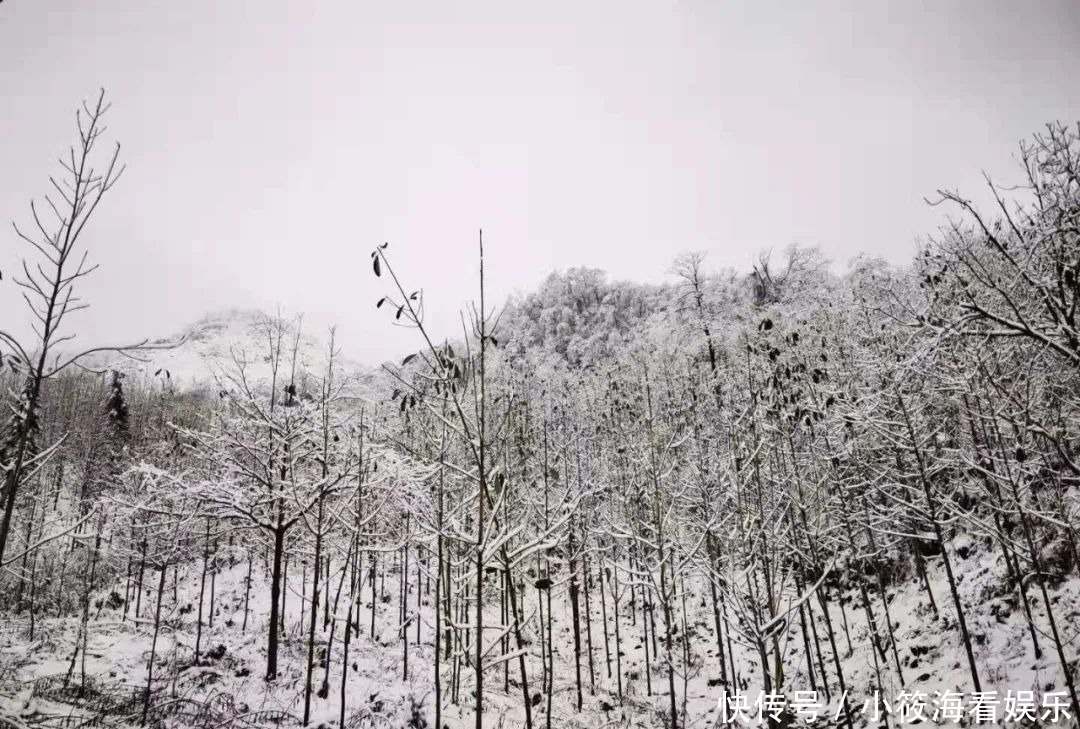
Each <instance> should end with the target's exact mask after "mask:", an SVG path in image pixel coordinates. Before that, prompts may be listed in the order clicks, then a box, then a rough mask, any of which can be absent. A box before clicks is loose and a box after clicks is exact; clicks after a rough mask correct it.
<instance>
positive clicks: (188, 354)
mask: <svg viewBox="0 0 1080 729" xmlns="http://www.w3.org/2000/svg"><path fill="white" fill-rule="evenodd" d="M274 319H275V317H272V316H271V315H268V314H266V313H265V312H262V311H259V310H257V309H227V310H222V311H216V312H211V313H209V314H207V315H206V316H204V317H203V318H201V319H199V320H198V321H196V322H194V323H193V324H191V325H189V326H187V327H185V328H184V329H183V330H181V331H179V332H177V333H176V334H174V335H172V336H169V337H165V338H162V339H157V340H154V341H153V342H152V343H151V345H150V346H151V347H153V348H152V349H147V350H144V351H141V352H138V353H137V354H136V355H135V357H134V358H131V357H125V356H117V355H111V356H110V357H108V358H103V359H102V360H100V361H98V362H96V363H95V364H96V365H98V366H101V367H109V368H114V369H118V370H120V371H122V372H124V373H125V374H126V375H128V376H129V377H132V378H134V379H136V380H139V381H151V380H154V379H161V380H167V381H169V382H171V383H172V384H173V386H175V387H178V388H181V389H184V388H190V387H198V386H201V385H207V384H211V383H213V382H214V381H215V379H216V378H218V377H221V376H222V375H224V374H225V373H229V372H235V371H236V369H237V366H238V364H239V363H241V362H242V363H243V364H244V368H245V373H246V377H247V378H248V379H249V380H250V381H254V382H258V381H264V380H269V379H270V376H271V331H272V328H273V326H274ZM283 319H284V323H285V325H286V327H287V328H286V330H285V333H284V336H283V337H282V340H283V341H282V344H281V363H280V365H279V378H280V377H282V376H285V377H287V376H288V373H289V371H290V369H291V367H292V349H293V344H294V342H295V343H296V345H297V347H296V348H297V358H296V371H297V376H298V377H304V376H310V377H321V376H322V373H323V371H324V370H325V366H326V359H327V346H328V342H327V341H326V338H325V337H320V336H317V335H315V334H314V333H313V332H309V331H308V330H307V329H306V328H305V327H304V326H303V325H302V323H301V325H300V327H299V339H296V337H297V321H296V319H294V318H290V317H287V316H286V317H283ZM275 336H276V335H275ZM335 370H336V371H337V372H338V373H339V375H340V376H351V377H354V378H359V379H366V378H367V376H368V374H369V373H368V371H367V368H366V367H364V366H363V365H360V364H358V363H357V362H354V361H352V360H349V359H348V358H346V357H344V356H343V355H341V354H338V356H337V360H336V364H335Z"/></svg>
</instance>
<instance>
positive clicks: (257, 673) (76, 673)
mask: <svg viewBox="0 0 1080 729" xmlns="http://www.w3.org/2000/svg"><path fill="white" fill-rule="evenodd" d="M107 111H108V103H107V102H106V100H105V99H104V94H103V95H102V96H101V97H98V98H96V99H94V100H91V101H90V103H88V104H86V105H84V106H83V107H81V108H80V110H79V113H78V118H77V121H78V124H77V128H76V130H75V137H74V143H73V145H72V146H71V148H70V152H69V153H68V154H67V155H66V156H64V157H62V158H61V160H60V165H61V167H60V168H59V169H58V170H57V172H56V176H55V177H54V178H50V179H48V180H43V184H44V185H47V186H46V187H44V188H43V189H45V190H46V194H44V195H39V194H37V193H35V192H34V191H29V192H28V198H29V197H33V198H34V199H35V202H34V203H33V204H32V206H31V207H30V209H29V210H28V211H27V214H26V216H25V219H23V220H20V221H16V226H15V229H14V231H12V233H11V235H10V240H11V242H10V243H5V246H9V245H10V246H17V247H18V251H19V253H18V255H19V257H20V260H21V261H22V263H21V266H20V267H19V268H18V269H17V270H5V271H3V272H2V273H3V278H2V279H0V285H3V286H6V287H19V289H20V291H21V293H22V300H23V303H24V305H25V307H24V308H23V309H21V310H20V311H17V312H16V311H5V312H3V316H0V357H2V360H0V368H2V374H0V391H2V395H3V398H4V410H3V413H2V418H3V419H2V421H0V476H2V478H3V491H2V494H0V505H2V516H0V568H2V571H0V586H2V587H0V727H4V728H5V729H10V728H17V729H25V728H27V727H67V728H74V727H129V726H132V727H133V726H154V727H205V728H206V729H211V728H214V727H251V728H254V727H325V728H329V727H348V728H349V729H361V728H366V727H394V728H409V729H421V728H426V729H431V728H437V729H443V728H444V727H448V728H450V729H456V728H459V727H476V729H481V727H492V728H495V727H506V728H510V727H525V728H526V729H540V728H541V727H544V728H545V729H551V728H552V727H556V728H558V729H563V728H573V727H590V728H591V729H598V728H599V727H666V728H667V729H691V728H692V727H714V726H724V725H726V724H737V725H758V724H767V725H768V726H769V727H788V726H797V725H811V724H814V725H818V726H837V727H847V728H848V729H854V727H864V726H881V727H892V726H897V725H901V724H906V723H919V722H921V723H929V724H936V725H937V724H952V725H957V724H963V725H965V726H967V725H974V724H987V725H1010V726H1044V725H1059V726H1076V725H1077V724H1076V722H1077V719H1076V708H1077V707H1078V706H1080V701H1078V698H1077V682H1078V676H1077V672H1078V670H1080V663H1078V661H1080V646H1078V644H1077V635H1078V632H1080V573H1078V570H1080V551H1078V550H1080V546H1078V541H1080V534H1078V530H1077V526H1078V523H1080V522H1078V512H1080V481H1078V479H1080V323H1078V316H1077V315H1078V312H1077V308H1078V304H1080V283H1078V277H1080V126H1068V125H1062V124H1050V125H1047V126H1046V127H1045V128H1044V129H1042V130H1040V131H1037V132H1035V133H1033V135H1032V136H1031V137H1030V138H1029V139H1028V140H1026V141H1023V142H1021V143H1020V146H1019V151H1018V154H1017V161H1018V165H1017V167H1016V169H1014V170H1009V171H1007V173H1006V172H1005V171H1002V173H1003V174H1006V176H1007V178H1008V181H1009V182H1010V183H1012V182H1016V183H1017V184H1011V185H1009V186H1008V187H1005V186H999V185H997V184H995V183H994V182H993V181H992V180H991V179H990V178H987V185H988V188H987V189H988V190H989V194H990V195H991V199H992V200H993V201H994V205H993V206H992V207H988V208H987V207H980V206H978V205H976V204H975V203H973V202H971V201H970V200H969V199H968V198H967V197H964V194H966V193H964V191H950V190H949V189H947V188H943V189H942V190H940V191H939V192H938V193H937V196H936V197H934V198H932V199H930V200H929V201H928V203H929V204H932V205H937V206H940V207H941V208H942V210H943V212H944V213H945V214H946V215H947V219H948V221H949V222H948V223H947V224H946V225H945V226H943V227H942V228H941V229H940V230H937V231H926V236H927V237H926V238H925V239H924V241H923V242H922V243H921V244H920V245H919V248H918V252H917V255H915V256H914V258H913V260H912V261H910V263H909V264H907V265H904V266H894V265H889V264H887V263H885V262H884V261H881V260H877V259H873V258H870V257H861V258H858V259H856V260H854V261H852V262H850V263H849V264H845V265H844V266H839V265H836V264H835V263H833V262H830V261H828V260H826V259H825V257H824V256H823V255H822V254H821V253H820V252H819V251H817V250H815V249H812V248H799V247H792V248H788V249H786V250H785V251H783V252H782V253H763V254H761V255H760V256H758V257H757V258H755V259H754V263H753V264H752V265H750V266H748V267H747V269H746V270H741V271H731V270H713V269H711V268H710V265H709V261H708V259H707V258H706V257H705V256H703V255H701V254H695V253H683V254H677V252H674V251H673V252H672V263H671V269H670V271H669V272H667V278H666V279H665V280H666V283H662V284H638V283H632V282H614V281H610V280H609V279H608V278H607V277H606V276H605V274H604V273H603V272H601V271H598V270H594V269H588V268H569V269H567V270H565V271H561V272H555V273H552V274H551V275H550V276H549V277H548V278H547V279H546V281H545V282H544V283H543V285H541V286H540V287H539V288H538V289H537V290H535V291H533V292H531V293H528V294H523V295H518V296H514V297H511V298H510V300H509V301H492V300H491V299H490V298H489V297H487V296H486V290H487V282H488V281H489V280H492V279H494V278H495V277H498V275H499V272H498V271H497V270H487V269H485V267H484V261H485V259H484V247H485V245H487V246H488V247H489V248H490V247H491V246H497V245H500V244H502V243H504V242H502V241H491V240H485V239H484V236H483V233H482V232H479V231H477V232H476V244H475V256H476V258H475V264H476V268H475V270H476V271H477V272H478V276H477V278H476V280H475V282H473V283H474V286H475V292H476V294H475V298H474V303H473V304H471V305H469V306H468V307H467V308H466V309H465V310H464V311H463V312H462V316H461V322H462V326H461V328H460V330H459V331H458V332H456V333H453V334H452V335H447V333H443V332H436V331H433V330H432V328H430V327H429V326H428V323H427V321H426V319H425V307H427V306H436V305H440V306H443V305H446V304H447V302H429V301H427V300H425V297H424V294H423V286H424V285H425V283H426V282H424V281H414V280H410V278H409V275H408V273H407V271H408V268H409V266H408V261H409V258H410V255H412V253H411V252H410V250H408V247H407V246H404V245H396V244H395V243H394V242H393V241H390V242H389V243H387V242H384V241H368V242H364V241H360V242H356V243H359V244H361V245H364V246H365V248H370V249H371V256H370V268H369V270H368V271H365V272H362V274H363V275H362V278H363V280H362V285H360V286H358V290H359V291H361V292H362V293H361V294H360V296H361V300H359V301H358V302H357V306H358V307H361V306H362V307H376V308H377V310H378V311H379V312H380V313H382V314H383V315H384V316H385V319H386V326H387V327H388V328H389V327H391V326H395V325H396V326H404V327H407V328H409V329H410V330H411V334H412V335H413V340H414V342H415V346H414V348H413V349H412V350H411V351H404V352H401V355H400V357H399V358H398V359H396V360H395V361H393V362H388V363H385V364H384V365H383V366H381V367H363V366H359V365H356V364H354V363H352V362H350V361H349V360H347V359H346V358H345V357H343V356H342V355H341V352H340V342H338V341H337V338H336V334H335V332H334V331H333V330H331V331H330V332H327V333H320V332H314V331H310V330H309V329H307V328H305V327H304V324H303V319H302V317H300V316H294V315H286V314H282V313H277V314H275V315H265V314H258V313H251V312H248V313H244V314H239V313H234V314H232V315H229V316H225V317H224V318H223V319H219V320H214V319H213V318H211V319H208V320H206V321H205V322H203V325H202V326H195V327H192V328H191V329H190V330H189V331H187V332H185V333H184V334H183V335H182V336H178V337H174V338H171V339H162V340H158V341H153V342H139V343H134V344H132V345H130V346H124V347H98V348H91V349H89V350H85V351H84V350H79V349H78V348H77V347H76V346H75V344H74V343H73V341H72V337H73V335H74V334H75V333H76V332H77V329H78V322H79V321H80V319H79V317H78V316H77V315H76V314H77V312H78V311H79V310H80V309H83V308H85V307H88V306H92V304H93V302H92V301H84V300H82V299H81V298H80V296H79V286H80V283H81V282H82V280H83V279H84V278H85V277H87V276H89V275H92V274H93V271H94V268H95V266H94V251H93V250H88V247H87V246H86V245H85V244H84V242H83V241H84V238H83V236H82V233H83V230H84V226H87V225H90V226H93V217H94V212H95V210H96V209H97V208H98V205H99V203H100V204H102V205H108V204H109V194H108V193H109V191H110V190H111V189H112V188H113V186H114V184H123V181H124V180H123V177H122V175H121V174H120V173H121V172H122V170H123V159H122V155H121V153H120V148H119V146H111V145H113V144H114V143H115V140H112V139H110V138H108V135H107V134H106V133H104V119H105V117H106V116H107ZM63 141H64V140H58V143H61V144H62V143H63ZM947 183H948V180H943V181H942V184H947ZM30 193H33V194H30ZM287 304H288V302H283V306H287ZM343 316H347V313H344V314H343ZM16 321H17V323H18V325H17V326H16V324H15V323H13V322H16ZM24 331H25V332H28V333H29V334H23V333H22V332H24ZM210 344H213V347H212V349H213V350H214V352H216V355H215V356H212V357H211V356H207V357H203V358H198V357H195V356H194V355H192V356H191V357H189V359H193V360H194V359H198V361H199V362H200V363H201V364H200V366H203V367H204V368H205V369H204V370H202V371H201V372H202V373H203V374H201V375H200V376H199V377H190V378H182V377H180V376H179V375H178V372H176V371H173V370H172V369H170V368H175V364H171V363H175V362H177V361H178V359H177V358H178V357H180V355H181V354H182V353H185V352H186V353H191V352H193V351H195V350H196V349H198V348H199V347H204V348H207V347H209V345H210ZM199 351H201V350H199Z"/></svg>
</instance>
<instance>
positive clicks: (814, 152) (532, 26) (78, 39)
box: [0, 0, 1080, 361]
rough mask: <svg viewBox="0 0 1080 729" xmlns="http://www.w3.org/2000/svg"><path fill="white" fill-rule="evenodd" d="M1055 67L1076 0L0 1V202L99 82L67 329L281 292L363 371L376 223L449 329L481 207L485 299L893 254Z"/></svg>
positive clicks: (1041, 97) (989, 156)
mask: <svg viewBox="0 0 1080 729" xmlns="http://www.w3.org/2000/svg"><path fill="white" fill-rule="evenodd" d="M1078 80H1080V3H1078V2H1076V0H1060V1H1054V0H1047V1H1046V2H1040V1H1038V0H1033V1H1031V2H1016V1H1015V0H1008V1H998V0H994V1H991V0H970V1H967V2H953V1H950V0H933V1H920V2H911V1H909V0H896V1H895V2H883V1H872V2H868V1H867V0H850V1H849V2H843V3H841V2H821V1H819V0H815V2H794V1H793V2H784V3H778V2H761V1H760V0H753V1H747V2H732V1H729V0H725V1H722V2H721V1H719V0H716V1H713V2H685V3H674V2H651V1H646V0H642V1H641V2H627V1H626V0H621V1H620V2H614V1H607V0H604V1H596V0H588V1H586V2H582V1H581V0H576V1H574V2H563V1H562V0H543V2H538V1H532V2H517V1H514V2H506V0H499V1H493V2H485V3H481V2H446V1H445V0H437V1H433V2H407V1H403V2H382V1H380V2H353V1H350V2H347V1H345V0H339V1H337V2H330V1H326V2H319V3H309V2H300V1H299V0H290V1H286V0H260V2H239V1H233V2H220V1H219V2H211V0H187V1H185V2H169V1H167V0H156V1H153V2H150V1H144V0H108V1H105V2H85V0H84V1H82V2H78V1H76V0H7V1H6V2H3V3H2V4H0V104H2V106H3V113H2V115H0V135H2V136H0V139H2V142H0V220H3V221H4V224H5V226H6V225H7V222H6V221H8V220H16V221H19V222H21V223H23V224H29V223H30V219H29V208H28V202H29V200H30V198H31V197H39V198H40V196H41V195H43V194H44V193H45V192H46V191H47V185H48V176H49V175H50V174H53V173H55V172H56V171H57V165H56V162H55V159H56V157H57V155H58V154H59V153H60V152H62V151H63V150H64V149H65V147H66V145H67V144H69V143H70V141H71V140H72V139H73V133H74V116H73V111H74V108H75V106H76V105H77V104H78V103H79V102H80V100H82V99H84V98H87V97H90V96H93V95H95V94H96V90H97V89H98V88H99V87H102V86H103V87H105V88H106V90H107V92H108V95H109V97H110V98H111V100H112V102H113V109H112V111H111V112H110V117H109V136H110V138H112V139H118V140H119V141H121V143H122V145H123V152H122V154H123V159H124V160H125V161H126V162H127V165H128V169H127V172H126V173H125V175H124V177H123V179H122V180H121V182H120V183H119V185H118V186H117V187H116V188H115V189H114V191H113V193H112V194H111V195H110V196H109V197H108V198H107V199H106V200H105V202H103V203H102V207H101V208H100V209H99V212H98V214H97V216H96V219H95V220H94V221H93V222H92V223H91V227H90V228H88V229H87V235H86V242H87V244H88V245H89V246H90V248H91V251H92V258H93V260H94V261H96V262H98V263H100V264H101V265H102V267H101V269H100V270H99V271H98V272H96V273H95V274H94V277H93V280H92V281H89V282H87V284H86V285H85V286H84V287H83V289H82V293H83V294H84V296H85V297H86V299H87V300H88V301H89V302H90V303H92V305H93V308H92V309H91V310H90V311H87V312H83V313H80V314H79V316H80V317H81V319H80V322H79V328H80V331H81V332H82V335H81V336H82V338H84V339H86V340H88V341H97V340H99V339H101V338H108V339H115V340H120V339H128V338H132V337H136V336H142V335H150V336H161V335H165V334H169V333H171V332H173V331H176V330H177V329H179V328H181V327H182V326H183V325H185V324H187V323H189V322H191V321H193V320H194V319H196V318H198V317H200V316H201V315H202V314H204V313H205V312H207V311H208V310H212V309H218V308H221V307H226V306H257V307H265V308H273V307H274V306H275V305H277V304H281V305H282V306H284V307H285V308H286V309H288V310H290V311H306V312H308V313H309V315H310V319H311V321H314V322H317V323H318V324H323V323H326V322H330V321H337V322H338V323H339V324H340V327H341V330H342V337H343V343H344V345H345V348H346V351H347V352H348V353H350V354H352V355H353V356H356V357H359V358H361V359H365V360H369V361H376V360H378V359H380V358H382V357H384V356H392V355H394V354H397V353H400V352H401V351H402V348H403V347H404V346H405V341H406V339H405V338H404V337H403V336H402V333H400V332H396V333H395V332H394V331H393V330H392V328H391V327H390V325H389V324H388V323H387V322H386V321H385V316H384V314H385V312H383V311H380V312H378V313H376V312H375V310H374V306H373V305H374V301H375V300H376V299H377V298H378V297H379V296H380V295H381V294H382V293H383V291H382V290H381V289H380V288H379V285H381V284H383V283H384V282H383V281H381V280H380V281H376V280H375V279H374V278H373V276H372V275H371V272H370V265H369V258H368V254H369V252H370V250H371V248H372V247H373V246H374V245H376V244H378V243H380V242H382V241H390V243H391V249H390V252H391V253H392V254H393V255H394V256H395V259H396V261H397V262H398V266H399V268H400V269H401V272H402V273H403V274H404V275H405V277H406V279H407V281H408V282H409V285H410V286H413V287H419V286H423V287H425V289H426V291H427V296H428V306H429V308H430V309H432V310H433V312H434V313H433V316H435V317H436V320H437V321H436V323H442V324H444V325H445V324H446V323H448V322H451V321H454V320H455V318H456V314H454V312H456V310H457V309H458V307H459V306H460V305H461V304H462V302H464V301H465V300H466V299H467V298H470V297H471V296H472V295H473V289H474V286H475V280H476V262H475V248H476V238H477V230H478V228H480V227H481V226H482V227H483V228H484V236H485V243H486V248H487V252H488V271H489V273H490V279H491V291H492V293H491V296H492V297H493V298H495V299H502V298H503V297H504V296H505V295H507V294H509V293H511V292H513V291H526V290H528V289H530V288H532V287H534V286H535V285H536V284H537V283H538V282H540V281H541V280H542V279H543V278H544V277H545V276H546V275H547V274H548V273H549V272H551V271H552V270H554V269H563V268H567V267H571V266H580V265H586V266H594V267H599V268H603V269H605V270H606V271H608V272H609V274H610V275H611V276H612V277H614V278H631V279H638V280H650V281H655V280H661V279H662V278H663V277H664V276H665V271H666V270H667V268H668V267H669V265H670V262H671V260H672V259H673V258H674V256H675V255H676V254H677V253H678V252H680V251H684V250H691V249H698V250H704V251H707V252H708V255H709V257H708V260H709V261H710V263H711V264H712V265H713V266H716V267H720V266H728V265H730V266H736V267H739V268H747V267H748V265H749V263H750V261H751V260H752V258H753V256H754V255H755V254H756V253H757V252H758V251H760V250H762V249H766V248H776V249H781V248H783V247H784V246H786V245H788V244H790V243H793V242H800V243H804V244H813V245H818V246H820V247H821V248H822V249H823V250H824V251H825V253H826V254H827V255H828V256H829V257H830V258H831V259H833V260H834V261H836V262H837V263H838V264H841V265H842V264H843V263H845V262H846V261H847V260H848V259H850V258H851V257H852V256H854V255H856V254H857V253H859V252H868V253H871V254H875V255H881V256H885V257H887V258H889V259H890V260H893V261H896V262H902V261H905V260H907V259H908V258H909V257H910V255H911V253H912V251H913V250H914V247H915V241H916V240H917V239H918V237H919V236H921V235H924V234H926V233H931V232H933V231H934V229H935V228H936V226H937V225H938V223H939V222H940V221H941V219H942V218H941V216H942V214H943V213H942V211H941V210H938V209H928V208H927V207H926V205H925V204H924V203H923V201H922V200H923V197H924V196H927V195H931V194H932V193H933V191H934V190H935V189H936V188H938V187H942V186H946V187H959V188H960V189H961V190H962V191H972V192H973V191H974V189H975V188H977V187H978V186H979V185H980V184H981V180H980V173H981V171H982V170H984V169H985V170H987V171H989V172H991V173H994V174H995V175H998V176H1001V177H1002V178H1003V179H1006V180H1009V179H1013V178H1014V175H1015V173H1014V167H1013V158H1014V156H1015V153H1016V149H1017V142H1018V140H1019V139H1021V138H1023V137H1025V136H1028V135H1029V134H1030V133H1032V132H1034V131H1036V130H1038V128H1039V127H1040V126H1041V125H1042V124H1043V123H1044V122H1046V121H1048V120H1052V119H1061V120H1064V121H1076V120H1077V119H1080V86H1078ZM7 230H8V231H9V232H0V270H2V271H3V272H4V280H3V282H0V325H10V320H12V319H14V320H15V321H16V322H18V321H21V320H23V319H24V314H23V312H22V310H21V309H19V308H18V307H17V306H16V304H17V303H18V302H17V300H16V299H14V298H13V297H12V295H11V292H12V286H11V275H10V274H12V273H14V271H13V270H12V266H13V263H14V262H15V260H16V256H17V255H19V253H21V252H22V251H21V247H20V246H19V245H18V244H17V241H16V238H15V236H14V233H13V232H11V231H10V227H7Z"/></svg>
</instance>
